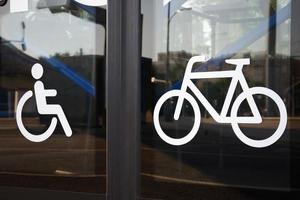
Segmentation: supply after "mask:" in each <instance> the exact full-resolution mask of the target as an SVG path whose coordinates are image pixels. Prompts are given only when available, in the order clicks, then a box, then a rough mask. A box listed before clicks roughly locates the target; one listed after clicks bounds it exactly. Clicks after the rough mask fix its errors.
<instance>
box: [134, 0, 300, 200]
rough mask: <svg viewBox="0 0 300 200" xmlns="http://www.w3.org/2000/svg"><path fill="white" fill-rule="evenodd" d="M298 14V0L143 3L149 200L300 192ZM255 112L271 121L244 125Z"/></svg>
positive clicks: (144, 162)
mask: <svg viewBox="0 0 300 200" xmlns="http://www.w3.org/2000/svg"><path fill="white" fill-rule="evenodd" d="M297 9H299V4H298V3H296V1H288V0H287V1H285V0H283V1H279V0H278V1H259V0H257V1H244V0H234V1H232V0H230V1H227V0H213V1H212V0H210V1H206V0H165V1H162V0H141V13H142V15H143V23H142V38H143V39H142V43H141V44H142V57H141V60H142V66H141V70H142V77H141V79H142V80H141V88H142V90H141V91H142V95H141V102H142V103H141V105H142V111H141V113H142V122H141V132H140V133H141V162H140V163H141V174H140V177H141V196H142V197H144V198H149V199H172V200H179V199H209V200H216V199H236V200H238V199H253V200H254V199H266V198H272V199H282V198H286V197H287V196H288V195H289V192H288V191H290V190H295V191H297V188H299V187H298V186H299V179H298V178H299V176H297V175H296V174H299V173H297V172H296V171H295V167H296V166H298V163H299V157H298V155H299V154H298V153H297V152H298V150H297V148H298V144H297V143H298V142H297V141H299V137H298V133H299V127H298V125H297V124H299V122H298V121H297V120H299V119H298V116H299V113H298V111H297V110H298V109H297V107H298V105H299V99H298V95H297V93H298V92H297V91H298V90H299V89H297V88H299V87H298V85H299V84H298V81H299V73H298V70H297V69H296V68H297V66H298V65H297V60H298V56H297V55H298V51H299V48H298V43H297V44H296V43H295V42H294V41H298V39H299V34H298V29H299V28H297V27H299V18H298V17H297V14H296V13H299V12H298V11H297ZM296 38H297V39H296ZM242 67H243V68H242ZM231 73H232V74H231ZM236 73H238V75H235V74H236ZM235 81H236V82H235ZM237 83H238V84H237ZM229 88H233V89H234V90H229ZM246 94H247V95H246ZM248 95H250V96H248ZM236 99H237V100H236ZM247 99H248V101H247ZM249 99H251V100H249ZM297 99H298V101H297ZM230 100H231V101H230ZM235 101H236V102H235ZM250 101H252V103H251V102H250ZM234 102H235V103H234ZM253 105H254V108H255V109H253ZM255 110H256V111H255ZM227 111H229V112H227ZM255 112H256V113H258V115H259V116H260V117H261V121H259V122H257V123H255V122H254V121H252V120H250V121H247V120H246V118H244V119H245V120H246V121H243V122H242V121H240V120H241V119H242V118H243V117H250V118H249V119H251V117H254V116H255ZM252 119H253V118H252ZM237 127H238V128H237ZM274 134H275V135H276V134H277V136H278V137H277V136H274ZM268 138H271V139H268Z"/></svg>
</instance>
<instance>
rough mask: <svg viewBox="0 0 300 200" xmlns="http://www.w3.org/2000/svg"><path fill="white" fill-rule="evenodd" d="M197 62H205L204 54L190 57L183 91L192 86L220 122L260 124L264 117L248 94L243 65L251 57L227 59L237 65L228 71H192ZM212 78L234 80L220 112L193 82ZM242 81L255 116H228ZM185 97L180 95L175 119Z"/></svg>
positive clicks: (213, 116)
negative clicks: (238, 85) (236, 90)
mask: <svg viewBox="0 0 300 200" xmlns="http://www.w3.org/2000/svg"><path fill="white" fill-rule="evenodd" d="M197 62H205V59H204V57H203V56H195V57H193V58H191V59H190V61H189V63H188V65H187V68H186V71H185V75H184V78H183V83H182V86H181V90H180V91H182V92H187V89H188V88H190V90H191V91H192V92H193V93H194V94H195V95H196V97H197V98H198V99H199V101H200V102H201V103H202V105H203V106H204V107H205V108H206V110H207V111H208V113H209V114H210V115H211V116H212V118H213V119H214V120H215V121H216V122H218V123H233V122H238V123H247V124H259V123H261V122H262V117H261V115H260V112H259V110H258V107H257V105H256V103H255V101H254V98H253V96H252V95H251V94H247V91H249V86H248V83H247V80H246V78H245V76H244V74H243V71H242V70H243V67H244V65H249V64H250V59H230V60H226V63H228V64H234V65H236V69H235V70H227V71H211V72H192V67H193V65H194V63H197ZM212 78H232V81H231V83H230V86H229V89H228V92H227V95H226V98H225V101H224V105H223V108H222V110H221V113H220V114H219V113H218V112H217V111H216V110H215V109H214V107H213V106H212V105H211V104H210V103H209V101H208V100H207V99H206V98H205V96H204V95H203V94H202V93H201V91H199V89H198V88H197V87H196V86H195V84H194V83H193V82H192V80H194V79H198V80H199V79H212ZM238 83H240V84H241V87H242V90H243V93H244V92H246V94H247V95H246V96H247V98H246V99H247V101H248V104H249V107H250V109H251V112H252V114H253V116H247V117H246V116H242V117H240V116H239V117H235V118H233V117H228V116H227V115H228V112H229V108H230V104H231V102H232V99H233V96H234V92H235V89H236V87H237V84H238ZM183 101H184V97H183V95H181V96H179V98H178V101H177V105H176V109H175V114H174V119H175V120H178V119H179V116H180V113H181V109H182V106H183Z"/></svg>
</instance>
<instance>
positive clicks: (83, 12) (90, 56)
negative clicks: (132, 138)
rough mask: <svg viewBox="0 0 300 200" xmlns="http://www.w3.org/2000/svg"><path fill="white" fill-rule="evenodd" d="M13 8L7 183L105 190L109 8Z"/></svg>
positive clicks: (6, 68) (6, 43)
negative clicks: (107, 10)
mask: <svg viewBox="0 0 300 200" xmlns="http://www.w3.org/2000/svg"><path fill="white" fill-rule="evenodd" d="M13 2H14V1H11V4H12V3H13ZM11 6H13V5H11ZM9 8H10V6H9V5H7V6H5V7H1V10H0V26H1V28H0V38H1V46H0V50H1V52H0V56H1V57H0V73H1V75H0V126H1V127H0V158H1V159H0V185H1V186H17V187H28V188H41V189H47V190H63V191H76V192H86V193H105V192H106V138H105V136H106V128H105V118H106V115H105V56H106V55H105V46H106V42H105V41H106V36H105V35H106V34H105V33H106V7H95V8H93V7H88V6H84V5H82V4H79V3H76V2H75V1H45V0H31V1H29V10H28V11H24V12H14V13H10V10H9ZM37 64H39V65H37ZM33 66H35V67H33ZM55 90H56V92H55ZM29 91H33V95H32V93H30V92H29ZM56 93H57V94H56ZM30 94H31V95H30ZM17 121H18V123H17ZM23 126H24V127H23ZM22 127H23V128H22ZM69 127H70V128H71V131H70V129H69ZM70 134H72V135H71V136H70ZM48 136H49V137H48Z"/></svg>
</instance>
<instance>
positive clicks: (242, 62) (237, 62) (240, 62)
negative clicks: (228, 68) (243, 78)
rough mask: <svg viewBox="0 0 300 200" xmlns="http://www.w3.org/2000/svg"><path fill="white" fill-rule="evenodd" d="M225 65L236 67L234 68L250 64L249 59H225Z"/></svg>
mask: <svg viewBox="0 0 300 200" xmlns="http://www.w3.org/2000/svg"><path fill="white" fill-rule="evenodd" d="M225 62H226V63H227V64H231V65H236V66H240V67H242V66H244V65H249V64H250V59H249V58H241V59H227V60H225Z"/></svg>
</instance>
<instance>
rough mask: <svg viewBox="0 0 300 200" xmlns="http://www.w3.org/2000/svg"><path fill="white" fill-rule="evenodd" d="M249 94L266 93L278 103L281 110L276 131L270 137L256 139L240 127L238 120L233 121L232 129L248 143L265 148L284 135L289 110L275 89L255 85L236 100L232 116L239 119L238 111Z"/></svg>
mask: <svg viewBox="0 0 300 200" xmlns="http://www.w3.org/2000/svg"><path fill="white" fill-rule="evenodd" d="M248 95H251V96H253V95H265V96H266V97H268V98H270V99H271V100H273V101H274V103H275V104H276V106H277V108H278V110H279V123H278V127H277V129H276V131H275V132H274V133H273V134H272V135H271V136H270V137H268V138H266V139H262V140H255V139H251V138H249V137H247V136H246V135H245V134H244V133H243V132H242V131H241V129H240V127H239V124H238V120H235V121H234V122H232V123H231V125H232V129H233V131H234V133H235V134H236V136H237V137H238V138H239V139H240V140H241V141H242V142H243V143H245V144H246V145H248V146H251V147H255V148H264V147H268V146H270V145H272V144H274V143H275V142H277V140H279V138H280V137H281V136H282V134H283V133H284V131H285V128H286V124H287V111H286V107H285V104H284V102H283V101H282V99H281V98H280V96H279V95H278V94H277V93H275V92H274V91H273V90H270V89H268V88H264V87H255V88H250V89H249V90H248V91H247V92H243V93H241V94H240V95H239V96H238V98H237V99H236V100H235V102H234V104H233V106H232V110H231V117H232V118H233V119H237V113H238V110H239V108H240V106H241V103H242V102H243V101H244V100H245V99H246V98H247V96H248Z"/></svg>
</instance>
